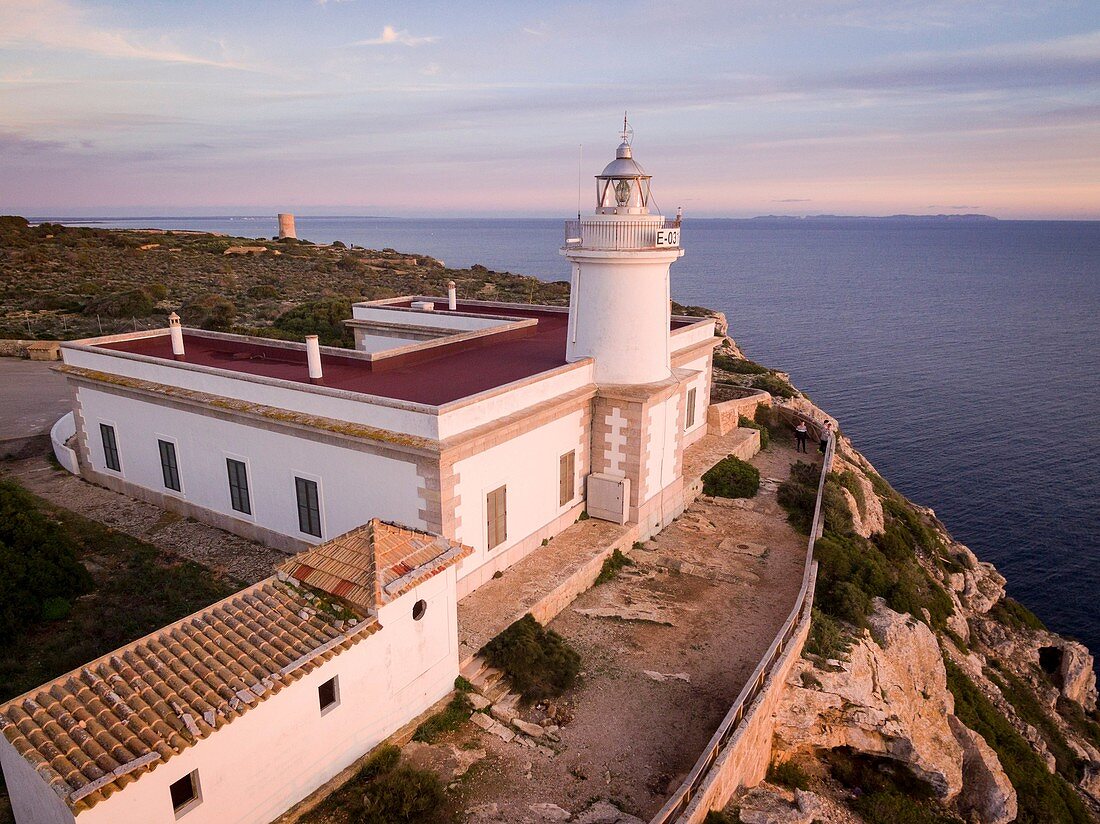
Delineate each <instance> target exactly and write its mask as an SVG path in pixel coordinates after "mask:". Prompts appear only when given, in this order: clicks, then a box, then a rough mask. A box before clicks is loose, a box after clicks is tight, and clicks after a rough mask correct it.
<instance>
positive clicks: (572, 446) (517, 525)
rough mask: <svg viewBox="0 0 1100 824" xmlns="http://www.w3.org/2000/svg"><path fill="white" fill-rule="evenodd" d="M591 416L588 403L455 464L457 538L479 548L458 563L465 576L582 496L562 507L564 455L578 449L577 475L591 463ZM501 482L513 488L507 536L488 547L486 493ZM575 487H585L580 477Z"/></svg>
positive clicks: (566, 508) (509, 497)
mask: <svg viewBox="0 0 1100 824" xmlns="http://www.w3.org/2000/svg"><path fill="white" fill-rule="evenodd" d="M587 415H588V409H587V407H586V408H584V409H581V410H577V411H576V412H571V413H569V414H568V415H565V416H564V417H561V418H558V419H557V420H555V421H552V422H550V423H548V424H546V425H544V426H540V427H539V428H538V429H534V430H532V431H530V432H528V433H526V434H523V435H520V436H519V437H516V438H513V439H511V440H509V441H506V442H505V443H502V444H499V445H498V446H494V447H491V448H490V449H487V450H485V451H484V452H480V453H478V454H476V455H473V456H471V457H469V458H466V459H465V460H461V461H458V462H456V463H455V466H454V469H455V472H456V473H458V488H457V492H458V497H459V501H460V503H459V505H458V507H457V515H458V517H459V518H460V520H461V522H460V524H459V526H458V529H457V530H456V532H457V535H456V536H455V537H456V538H457V539H458V540H460V541H461V542H462V543H464V544H467V545H468V546H472V547H473V548H474V553H473V554H472V555H470V556H469V557H467V558H465V559H464V560H463V561H462V563H461V564H460V565H459V577H460V578H462V577H465V576H466V575H469V574H470V573H471V572H473V571H474V570H476V569H477V568H478V567H480V566H481V565H482V564H484V563H485V562H486V561H487V560H489V559H490V558H495V557H497V556H498V555H500V554H502V553H504V552H505V551H506V550H507V549H508V548H509V547H511V546H513V545H514V544H516V543H518V542H519V541H521V540H522V539H523V538H525V537H527V536H528V535H530V534H531V533H533V532H535V531H536V530H538V529H540V528H542V527H544V526H546V525H547V524H549V523H551V522H552V521H553V520H554V519H556V518H557V517H558V516H559V515H561V514H562V513H563V512H566V511H567V510H568V509H569V508H570V507H571V506H573V505H575V504H576V503H577V502H578V501H579V500H580V494H579V492H578V493H577V494H576V495H575V496H574V498H573V499H572V501H571V502H570V503H568V504H566V505H565V506H559V505H558V500H559V498H558V469H559V460H560V459H561V456H562V455H564V454H565V453H566V452H569V451H570V450H576V452H577V455H576V461H575V472H576V473H577V474H578V476H579V475H580V473H581V472H582V470H583V467H584V466H586V465H587V462H588V461H587V451H588V444H587V443H584V444H582V443H581V438H582V434H583V432H584V420H585V417H586V416H587ZM502 485H506V486H507V487H508V492H507V507H508V537H507V540H505V541H504V543H502V544H500V545H499V546H496V547H494V548H493V549H492V550H488V549H487V547H486V544H487V542H488V536H487V534H486V533H487V526H486V516H487V513H486V509H485V507H486V502H485V496H486V494H487V493H489V492H491V491H492V490H494V489H496V488H498V487H500V486H502ZM575 489H577V490H579V489H580V482H579V479H578V482H577V484H576V486H575Z"/></svg>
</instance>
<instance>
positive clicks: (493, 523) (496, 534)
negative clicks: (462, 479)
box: [485, 486, 508, 549]
mask: <svg viewBox="0 0 1100 824" xmlns="http://www.w3.org/2000/svg"><path fill="white" fill-rule="evenodd" d="M485 515H486V522H487V523H486V526H487V529H486V532H485V534H486V536H487V537H488V548H489V549H493V548H494V547H498V546H500V545H501V544H503V543H504V541H505V540H506V539H507V538H508V487H506V486H502V487H500V488H499V489H494V490H493V491H492V492H490V493H489V494H488V495H486V496H485Z"/></svg>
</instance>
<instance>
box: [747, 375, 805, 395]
mask: <svg viewBox="0 0 1100 824" xmlns="http://www.w3.org/2000/svg"><path fill="white" fill-rule="evenodd" d="M752 388H753V389H763V390H764V391H765V392H768V393H770V394H772V395H774V396H775V397H777V398H793V397H794V396H795V395H797V394H798V393H797V392H795V389H794V387H793V386H791V385H790V384H789V383H787V382H786V381H785V380H783V379H782V378H781V377H779V376H778V375H773V374H770V373H769V374H767V375H758V376H757V377H755V378H753V381H752Z"/></svg>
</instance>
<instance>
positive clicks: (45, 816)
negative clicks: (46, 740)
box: [0, 735, 84, 824]
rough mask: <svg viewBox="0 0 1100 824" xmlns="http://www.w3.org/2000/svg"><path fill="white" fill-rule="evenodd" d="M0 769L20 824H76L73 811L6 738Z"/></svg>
mask: <svg viewBox="0 0 1100 824" xmlns="http://www.w3.org/2000/svg"><path fill="white" fill-rule="evenodd" d="M0 766H3V768H4V781H5V782H6V783H7V785H8V796H9V797H10V798H11V808H12V812H14V813H15V820H16V822H17V824H73V814H72V811H71V810H70V809H69V808H68V807H67V806H65V803H64V802H63V801H62V800H61V799H60V798H58V797H57V794H56V793H54V791H53V790H51V789H50V785H49V784H47V783H46V782H45V781H43V780H42V778H41V777H40V776H39V775H38V773H37V772H35V770H34V767H32V766H31V765H30V764H29V763H27V761H26V760H25V759H24V758H23V756H21V755H20V754H19V753H18V751H17V750H16V749H15V747H13V746H12V745H11V744H10V743H9V742H8V739H7V738H5V737H4V736H3V735H0ZM83 820H84V819H81V822H83Z"/></svg>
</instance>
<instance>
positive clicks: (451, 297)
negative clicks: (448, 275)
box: [447, 280, 458, 312]
mask: <svg viewBox="0 0 1100 824" xmlns="http://www.w3.org/2000/svg"><path fill="white" fill-rule="evenodd" d="M447 308H448V309H450V310H451V311H452V312H453V311H454V310H455V309H457V308H458V292H457V291H456V290H455V282H454V281H453V280H449V281H447Z"/></svg>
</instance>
